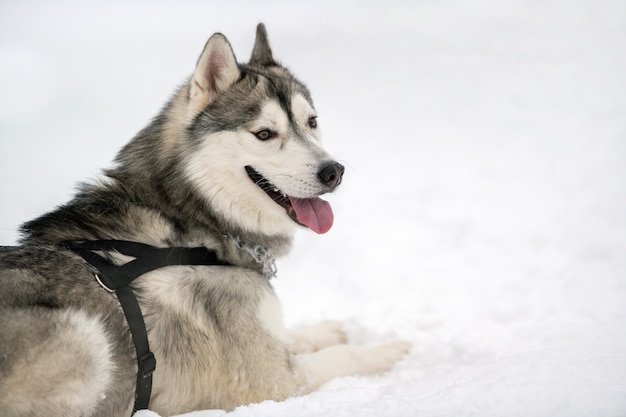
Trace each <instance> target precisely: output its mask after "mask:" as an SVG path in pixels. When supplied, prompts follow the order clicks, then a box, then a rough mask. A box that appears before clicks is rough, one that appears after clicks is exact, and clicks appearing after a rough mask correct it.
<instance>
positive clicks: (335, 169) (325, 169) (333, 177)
mask: <svg viewBox="0 0 626 417" xmlns="http://www.w3.org/2000/svg"><path fill="white" fill-rule="evenodd" d="M344 171H345V168H344V167H343V165H341V164H340V163H338V162H329V163H327V164H324V165H323V166H322V169H320V171H319V172H318V173H317V176H318V177H319V179H320V181H321V182H322V184H324V185H326V186H328V187H330V188H335V187H336V186H338V185H339V184H341V178H342V177H343V172H344Z"/></svg>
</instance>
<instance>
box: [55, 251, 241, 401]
mask: <svg viewBox="0 0 626 417" xmlns="http://www.w3.org/2000/svg"><path fill="white" fill-rule="evenodd" d="M67 248H68V249H69V250H71V251H73V252H75V253H76V254H78V255H80V256H81V257H82V258H83V259H84V260H85V261H87V262H88V263H89V264H90V265H91V266H93V267H94V268H96V269H97V270H98V273H97V274H95V276H96V280H97V281H98V283H99V284H100V285H101V286H102V287H103V288H104V289H105V290H107V291H109V292H111V293H113V292H114V293H115V294H116V295H117V298H118V300H119V302H120V304H121V305H122V310H124V314H125V315H126V320H127V321H128V327H129V328H130V334H131V336H132V339H133V343H134V345H135V350H136V353H137V390H136V392H135V405H134V407H133V413H134V412H135V411H137V410H142V409H146V408H148V404H149V402H150V394H151V393H152V373H153V372H154V370H155V369H156V359H155V357H154V354H153V353H152V352H151V351H150V346H149V344H148V332H147V330H146V324H145V322H144V320H143V315H142V313H141V308H140V307H139V303H138V302H137V298H136V297H135V294H134V293H133V290H132V288H131V287H130V285H129V284H130V283H131V282H133V280H135V279H136V278H138V277H140V276H141V275H143V274H145V273H147V272H150V271H154V270H155V269H159V268H163V267H166V266H171V265H222V266H230V265H231V264H229V263H227V262H224V261H222V260H220V259H219V258H218V257H217V254H216V253H215V251H213V250H211V249H207V248H205V247H198V248H156V247H154V246H150V245H146V244H143V243H137V242H128V241H123V240H94V241H89V242H84V243H78V244H71V245H68V246H67ZM96 251H116V252H119V253H121V254H123V255H128V256H132V257H134V258H135V259H134V260H132V261H130V262H128V263H126V264H124V265H120V266H117V265H114V264H113V263H112V262H111V261H109V260H108V259H106V258H104V257H102V256H100V255H98V254H97V253H95V252H96Z"/></svg>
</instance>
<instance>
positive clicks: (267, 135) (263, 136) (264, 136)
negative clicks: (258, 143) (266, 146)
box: [254, 129, 276, 140]
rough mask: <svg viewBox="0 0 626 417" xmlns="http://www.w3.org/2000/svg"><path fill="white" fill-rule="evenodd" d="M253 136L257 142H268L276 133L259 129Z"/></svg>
mask: <svg viewBox="0 0 626 417" xmlns="http://www.w3.org/2000/svg"><path fill="white" fill-rule="evenodd" d="M254 136H256V138H257V139H259V140H268V139H272V138H273V137H274V136H276V133H275V132H272V131H271V130H269V129H261V130H259V131H258V132H255V133H254Z"/></svg>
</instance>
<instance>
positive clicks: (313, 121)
mask: <svg viewBox="0 0 626 417" xmlns="http://www.w3.org/2000/svg"><path fill="white" fill-rule="evenodd" d="M308 125H309V127H310V128H311V129H315V128H316V127H317V116H311V117H309V121H308Z"/></svg>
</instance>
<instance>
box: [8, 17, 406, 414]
mask: <svg viewBox="0 0 626 417" xmlns="http://www.w3.org/2000/svg"><path fill="white" fill-rule="evenodd" d="M115 162H116V163H115V165H114V166H113V167H112V168H111V169H109V170H106V171H105V173H104V174H105V175H104V176H103V178H102V179H101V180H100V181H98V182H94V183H90V184H86V185H83V186H82V187H81V188H80V189H79V191H78V193H77V194H76V196H75V197H74V198H73V199H72V200H71V201H70V202H68V203H67V204H65V205H63V206H61V207H59V208H58V209H56V210H54V211H52V212H50V213H48V214H45V215H43V216H42V217H40V218H38V219H35V220H33V221H31V222H29V223H26V224H25V225H23V226H22V234H23V238H22V241H21V244H22V245H21V246H19V247H11V248H1V249H0V415H2V416H3V417H11V416H44V415H45V416H64V417H70V416H81V417H84V416H120V417H122V416H124V417H126V416H129V415H130V414H131V413H132V410H133V404H134V401H135V392H136V389H137V387H136V376H137V372H138V365H137V358H136V357H135V356H136V354H135V349H134V345H133V340H132V338H131V333H130V331H129V325H128V324H127V321H126V317H125V315H124V312H123V310H122V308H121V306H120V300H118V298H117V297H116V295H115V294H112V293H109V292H107V291H105V290H104V289H103V288H102V286H101V283H99V282H98V281H97V280H96V279H95V278H94V272H97V271H96V268H94V267H93V266H92V265H91V264H90V263H88V262H86V261H85V260H84V259H83V258H82V257H81V256H79V255H77V254H76V253H75V252H73V251H72V250H68V249H67V246H66V243H67V242H75V243H80V242H89V241H98V240H122V241H130V242H137V243H142V244H147V245H151V246H153V247H157V248H169V247H179V248H180V247H184V248H189V247H202V248H209V249H211V250H212V251H214V253H215V254H216V256H217V257H218V258H219V259H220V260H221V261H222V262H224V263H227V264H228V265H223V264H221V265H202V266H198V265H173V266H167V267H163V268H159V269H155V270H152V271H151V272H148V273H145V274H143V275H141V276H140V277H139V278H138V279H136V280H135V281H133V283H132V285H131V287H132V289H133V291H134V293H135V295H136V298H137V300H138V302H139V305H140V307H141V311H142V312H143V319H144V320H145V328H146V329H147V334H148V339H149V343H150V346H151V349H152V351H153V352H154V356H155V357H156V364H157V365H156V370H155V371H154V374H153V385H152V395H151V397H150V403H149V408H150V409H152V410H154V411H156V412H158V413H159V414H161V415H163V416H167V415H172V414H179V413H184V412H189V411H193V410H200V409H210V408H219V409H224V410H231V409H233V408H235V407H237V406H239V405H243V404H249V403H254V402H260V401H263V400H278V401H279V400H283V399H285V398H288V397H290V396H294V395H301V394H306V393H308V392H311V391H312V390H314V389H316V388H317V387H319V386H320V385H321V384H323V383H325V382H326V381H328V380H330V379H332V378H335V377H340V376H346V375H356V374H360V375H368V374H375V373H381V372H385V371H387V370H388V369H390V368H391V367H392V366H393V365H394V364H395V363H396V362H397V361H398V360H399V359H400V358H401V357H402V356H403V355H404V354H405V353H406V352H407V351H408V349H409V345H408V344H407V343H406V342H402V341H399V342H395V343H390V344H386V345H382V346H373V347H372V346H368V347H364V346H351V345H347V344H345V343H346V337H345V334H344V333H343V331H342V328H341V325H340V324H339V323H335V322H326V323H322V324H320V325H316V326H311V327H307V328H300V329H296V330H293V331H287V330H286V329H285V328H284V327H283V325H282V322H281V313H280V305H279V303H278V301H277V299H276V297H275V294H274V292H273V290H272V286H271V284H270V282H269V278H270V277H271V275H273V272H274V271H273V260H274V257H278V256H282V255H284V254H286V252H287V251H288V249H289V247H290V244H291V241H292V236H293V233H294V231H295V229H296V228H297V227H298V226H303V227H307V228H309V229H312V230H313V231H314V232H317V233H325V232H326V231H328V230H329V229H330V227H331V226H332V223H333V214H332V210H331V208H330V205H329V204H328V203H327V202H325V201H324V200H322V199H320V198H319V196H320V195H322V194H324V193H328V192H331V191H333V190H335V188H336V187H337V186H338V185H339V184H340V182H341V179H342V175H343V172H344V168H343V166H342V165H340V164H339V163H338V162H336V161H335V160H334V159H333V158H332V157H331V156H330V155H329V154H328V153H327V152H326V151H325V150H324V149H323V148H322V145H321V143H320V132H319V127H318V121H317V113H316V111H315V108H314V106H313V101H312V99H311V95H310V93H309V90H308V89H307V88H306V87H305V85H304V84H302V83H301V82H300V81H298V80H297V79H295V78H294V77H293V76H292V75H291V74H290V73H289V72H288V70H287V69H285V68H284V67H283V66H281V65H280V64H278V63H277V62H276V61H275V60H274V57H273V55H272V51H271V49H270V45H269V43H268V39H267V34H266V31H265V28H264V26H263V25H262V24H260V25H259V26H258V28H257V33H256V41H255V44H254V48H253V51H252V55H251V58H250V61H249V62H248V63H247V64H240V63H237V61H236V59H235V56H234V54H233V51H232V49H231V46H230V44H229V43H228V41H227V40H226V38H225V37H224V36H223V35H221V34H219V33H217V34H215V35H213V36H212V37H211V38H210V39H209V40H208V42H207V43H206V46H205V47H204V50H203V52H202V54H201V56H200V58H199V60H198V62H197V66H196V68H195V71H194V73H193V75H192V76H191V77H190V78H189V79H188V80H187V82H185V83H184V84H183V85H182V86H181V87H180V88H178V89H177V90H176V92H175V93H174V95H173V96H172V98H171V99H170V101H169V102H168V103H167V104H166V105H165V107H164V108H163V109H162V111H161V112H160V113H159V114H158V115H157V116H156V117H155V118H154V119H153V120H152V122H151V123H150V124H149V125H148V126H147V127H146V128H144V129H143V130H142V131H140V132H139V133H138V134H137V135H136V136H135V138H133V139H132V141H131V142H130V143H128V144H127V145H126V146H125V147H124V148H123V149H122V150H121V151H120V153H119V155H118V156H117V158H116V161H115ZM99 255H101V256H102V257H104V258H106V259H108V260H110V261H111V262H113V263H114V264H116V265H122V264H125V263H126V262H128V261H129V257H127V256H123V255H122V254H120V253H119V252H116V251H115V250H105V249H103V250H100V251H99ZM96 277H97V275H96Z"/></svg>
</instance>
